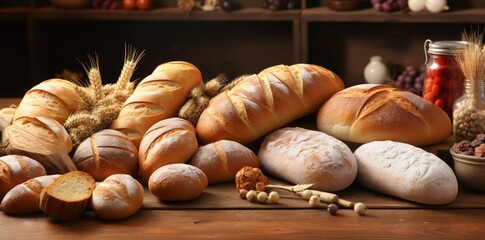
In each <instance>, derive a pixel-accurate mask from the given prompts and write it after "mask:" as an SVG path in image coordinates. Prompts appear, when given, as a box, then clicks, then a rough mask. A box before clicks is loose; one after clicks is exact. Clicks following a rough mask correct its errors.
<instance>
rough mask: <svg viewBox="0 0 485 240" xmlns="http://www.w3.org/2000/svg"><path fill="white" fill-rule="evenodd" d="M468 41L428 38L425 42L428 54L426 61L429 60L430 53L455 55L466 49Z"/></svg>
mask: <svg viewBox="0 0 485 240" xmlns="http://www.w3.org/2000/svg"><path fill="white" fill-rule="evenodd" d="M467 45H468V42H465V41H436V42H433V41H431V40H429V39H428V40H426V41H425V42H424V54H425V56H426V63H427V62H428V54H429V53H431V54H440V55H453V54H454V53H459V52H460V51H463V50H465V49H466V47H467Z"/></svg>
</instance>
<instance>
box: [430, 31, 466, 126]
mask: <svg viewBox="0 0 485 240" xmlns="http://www.w3.org/2000/svg"><path fill="white" fill-rule="evenodd" d="M466 46H467V43H466V42H464V41H437V42H432V41H431V40H426V41H425V43H424V50H425V55H426V80H425V82H424V88H423V98H424V99H426V100H428V101H430V102H432V103H433V104H435V105H436V106H438V107H440V108H442V109H443V110H445V112H446V113H447V114H448V116H449V117H450V119H452V118H453V103H454V102H455V100H456V99H458V98H459V97H460V96H461V95H462V94H463V81H464V78H465V77H464V75H463V73H462V71H461V69H460V67H459V66H458V64H457V63H456V61H455V59H454V56H453V54H456V53H457V52H459V51H462V50H464V49H465V48H466Z"/></svg>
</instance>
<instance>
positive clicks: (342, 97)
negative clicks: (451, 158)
mask: <svg viewBox="0 0 485 240" xmlns="http://www.w3.org/2000/svg"><path fill="white" fill-rule="evenodd" d="M317 127H318V130H320V131H323V132H325V133H327V134H329V135H332V136H334V137H336V138H338V139H340V140H343V141H349V142H355V143H367V142H371V141H381V140H393V141H397V142H404V143H409V144H412V145H415V146H422V145H429V144H434V143H438V142H441V141H443V140H445V139H446V138H448V137H449V136H450V134H451V121H450V119H449V117H448V115H447V114H446V113H445V111H443V110H442V109H441V108H439V107H437V106H435V105H433V104H432V103H430V102H428V101H426V100H425V99H423V98H421V97H419V96H417V95H416V94H413V93H411V92H406V91H402V90H400V89H397V88H394V87H390V86H387V85H376V84H361V85H357V86H353V87H350V88H346V89H344V90H342V91H340V92H338V93H336V94H335V95H334V96H332V97H331V98H330V99H329V100H328V101H327V102H326V103H325V104H324V105H323V106H322V107H321V108H320V111H319V112H318V116H317Z"/></svg>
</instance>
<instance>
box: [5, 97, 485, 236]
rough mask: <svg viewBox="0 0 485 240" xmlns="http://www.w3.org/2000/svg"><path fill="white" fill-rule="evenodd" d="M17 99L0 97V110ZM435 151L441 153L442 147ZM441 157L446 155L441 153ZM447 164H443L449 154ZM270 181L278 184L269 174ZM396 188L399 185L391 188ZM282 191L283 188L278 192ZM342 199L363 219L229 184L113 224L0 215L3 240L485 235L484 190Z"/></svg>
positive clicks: (355, 188) (349, 194)
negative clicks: (426, 199)
mask: <svg viewBox="0 0 485 240" xmlns="http://www.w3.org/2000/svg"><path fill="white" fill-rule="evenodd" d="M10 103H18V99H0V107H5V106H8V105H9V104H10ZM441 148H444V149H440V148H433V149H432V151H438V152H436V153H437V154H438V155H440V154H441V155H442V154H443V153H446V145H445V147H441ZM443 158H446V156H445V157H443ZM445 161H448V163H449V159H448V160H446V159H445ZM270 183H273V184H275V183H276V184H277V183H282V182H281V181H279V180H276V179H270ZM396 187H399V186H396ZM280 193H281V194H284V192H280ZM337 194H338V196H339V197H340V198H342V199H345V200H349V201H353V202H363V203H365V204H366V205H367V207H368V208H369V209H368V210H367V213H366V214H365V215H363V216H360V215H357V214H356V213H355V212H354V211H353V210H351V209H343V208H341V209H339V211H338V214H337V215H336V216H332V215H330V214H329V213H327V211H326V205H325V204H323V203H322V204H321V206H320V208H317V209H313V208H310V207H309V206H308V203H307V202H306V201H304V200H301V199H294V198H282V199H281V200H280V201H279V203H277V204H258V203H250V202H248V201H246V200H242V199H240V198H239V197H238V195H237V193H236V190H235V184H234V183H233V182H227V183H221V184H214V185H210V186H209V187H208V188H207V189H206V190H205V191H204V193H203V194H202V195H201V196H200V197H199V198H197V199H195V200H193V201H189V202H182V203H170V202H160V201H158V200H157V199H156V198H155V197H154V196H153V195H152V194H151V193H150V192H149V191H148V190H147V189H145V198H144V203H143V206H142V209H141V210H140V211H139V212H138V213H137V214H135V215H134V216H132V217H130V218H128V219H124V220H118V221H105V220H100V219H97V218H96V217H95V216H94V214H93V212H91V211H86V213H85V214H84V215H83V216H82V217H81V219H79V220H77V221H73V222H56V221H53V220H52V219H49V218H47V217H45V216H44V215H42V214H40V213H39V214H33V215H27V216H12V215H8V214H5V213H0V239H45V238H48V239H56V238H58V239H61V238H62V239H72V238H89V239H93V238H98V239H105V238H109V239H135V238H136V239H142V238H145V239H147V238H156V239H179V238H197V239H315V238H316V239H329V238H337V237H339V238H354V239H397V238H406V239H437V238H443V239H478V238H480V237H485V193H479V192H473V191H469V190H467V189H465V188H464V187H461V186H460V191H459V195H458V197H457V199H456V200H455V201H454V202H453V203H451V204H448V205H442V206H429V205H423V204H416V203H412V202H409V201H405V200H400V199H397V198H393V197H390V196H386V195H383V194H380V193H377V192H373V191H370V190H367V189H365V188H363V187H361V186H359V185H358V184H357V183H354V184H353V185H351V186H350V187H349V188H347V189H345V190H343V191H340V192H337Z"/></svg>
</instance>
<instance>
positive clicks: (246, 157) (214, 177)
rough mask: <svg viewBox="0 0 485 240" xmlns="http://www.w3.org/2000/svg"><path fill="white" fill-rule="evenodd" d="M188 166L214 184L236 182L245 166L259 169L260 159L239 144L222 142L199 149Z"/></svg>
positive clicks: (228, 141) (227, 141)
mask: <svg viewBox="0 0 485 240" xmlns="http://www.w3.org/2000/svg"><path fill="white" fill-rule="evenodd" d="M187 164H190V165H193V166H195V167H197V168H199V169H201V170H202V171H203V172H204V173H205V175H206V176H207V179H208V181H209V184H212V183H220V182H226V181H230V180H233V181H234V179H235V177H236V173H237V172H238V171H239V170H240V169H241V168H243V167H245V166H250V167H255V168H259V159H258V157H257V156H256V154H254V152H253V151H252V150H251V149H249V148H247V147H246V146H244V145H242V144H240V143H238V142H234V141H230V140H220V141H217V142H213V143H210V144H208V145H205V146H201V147H199V149H198V150H197V152H196V153H195V154H194V156H193V157H192V158H191V159H190V161H188V162H187Z"/></svg>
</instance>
